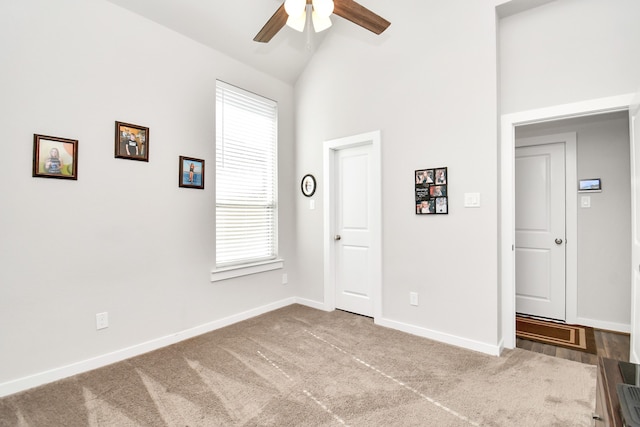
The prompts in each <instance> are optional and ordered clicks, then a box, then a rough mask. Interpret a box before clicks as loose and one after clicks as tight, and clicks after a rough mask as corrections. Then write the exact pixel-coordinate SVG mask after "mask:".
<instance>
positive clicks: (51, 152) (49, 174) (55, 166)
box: [33, 134, 78, 180]
mask: <svg viewBox="0 0 640 427" xmlns="http://www.w3.org/2000/svg"><path fill="white" fill-rule="evenodd" d="M33 176H34V177H39V178H61V179H76V180H77V179H78V141H77V140H75V139H66V138H58V137H55V136H45V135H37V134H34V135H33Z"/></svg>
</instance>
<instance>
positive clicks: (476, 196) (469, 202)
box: [464, 193, 480, 208]
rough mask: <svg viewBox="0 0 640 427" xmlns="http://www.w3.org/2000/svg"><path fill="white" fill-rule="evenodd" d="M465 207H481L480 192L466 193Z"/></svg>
mask: <svg viewBox="0 0 640 427" xmlns="http://www.w3.org/2000/svg"><path fill="white" fill-rule="evenodd" d="M464 207H465V208H479V207H480V193H464Z"/></svg>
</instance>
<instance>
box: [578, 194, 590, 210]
mask: <svg viewBox="0 0 640 427" xmlns="http://www.w3.org/2000/svg"><path fill="white" fill-rule="evenodd" d="M580 207H581V208H590V207H591V196H582V197H581V198H580Z"/></svg>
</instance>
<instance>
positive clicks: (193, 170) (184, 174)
mask: <svg viewBox="0 0 640 427" xmlns="http://www.w3.org/2000/svg"><path fill="white" fill-rule="evenodd" d="M179 163H180V166H179V168H178V170H179V172H178V186H179V187H184V188H199V189H204V160H202V159H196V158H193V157H185V156H180V159H179Z"/></svg>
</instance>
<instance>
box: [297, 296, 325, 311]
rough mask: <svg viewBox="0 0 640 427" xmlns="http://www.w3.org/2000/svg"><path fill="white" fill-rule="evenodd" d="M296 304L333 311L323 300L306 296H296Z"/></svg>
mask: <svg viewBox="0 0 640 427" xmlns="http://www.w3.org/2000/svg"><path fill="white" fill-rule="evenodd" d="M296 304H300V305H304V306H307V307H311V308H315V309H316V310H322V311H333V310H329V309H327V306H326V305H325V303H323V302H319V301H314V300H310V299H306V298H296Z"/></svg>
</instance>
